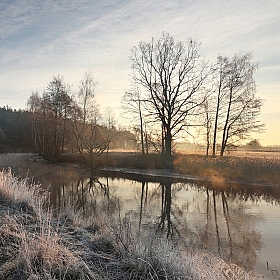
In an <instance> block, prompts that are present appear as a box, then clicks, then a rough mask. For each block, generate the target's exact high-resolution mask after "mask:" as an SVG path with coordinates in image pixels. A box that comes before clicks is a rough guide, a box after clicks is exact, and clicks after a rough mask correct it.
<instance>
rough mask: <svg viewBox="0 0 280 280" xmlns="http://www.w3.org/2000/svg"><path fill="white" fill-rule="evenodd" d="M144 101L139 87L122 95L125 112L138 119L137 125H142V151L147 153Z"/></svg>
mask: <svg viewBox="0 0 280 280" xmlns="http://www.w3.org/2000/svg"><path fill="white" fill-rule="evenodd" d="M143 103H144V100H142V99H141V93H140V90H139V89H137V88H136V89H135V90H132V91H127V92H126V93H125V94H124V96H123V97H122V108H123V111H124V113H125V114H126V115H127V114H129V117H130V118H132V119H136V120H137V126H139V127H140V139H141V152H142V154H145V150H147V147H146V149H145V141H144V138H145V135H144V134H145V131H144V128H145V123H144V122H145V120H144V116H143Z"/></svg>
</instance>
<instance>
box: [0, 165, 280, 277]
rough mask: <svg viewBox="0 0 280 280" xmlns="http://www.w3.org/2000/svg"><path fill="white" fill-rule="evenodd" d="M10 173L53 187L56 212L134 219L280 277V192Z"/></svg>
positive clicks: (31, 169) (23, 169) (51, 172)
mask: <svg viewBox="0 0 280 280" xmlns="http://www.w3.org/2000/svg"><path fill="white" fill-rule="evenodd" d="M0 167H1V166H0ZM12 170H13V171H14V172H15V173H16V174H20V175H25V174H27V172H28V176H29V177H33V179H34V181H39V182H40V183H41V184H42V187H44V188H48V187H49V186H50V188H49V189H50V191H51V203H52V205H53V206H54V207H55V208H60V207H63V205H64V204H65V202H66V201H70V202H72V203H74V204H75V205H76V207H77V208H79V209H82V210H84V212H85V213H88V214H93V213H94V214H95V215H97V216H98V215H104V214H105V215H109V216H111V217H113V218H115V219H119V218H121V219H124V218H125V219H129V220H130V222H131V223H132V227H133V229H134V230H135V231H138V232H140V234H141V233H144V232H145V231H146V230H150V229H156V230H158V231H160V232H163V233H164V234H165V235H166V236H167V237H168V238H173V239H174V240H178V239H180V240H183V243H184V246H186V247H187V248H188V249H190V248H192V249H194V250H196V249H206V250H209V251H210V252H212V253H214V254H215V255H216V256H219V257H222V258H223V259H224V260H225V261H228V262H233V263H235V264H237V265H239V266H241V267H243V268H245V269H246V270H247V271H250V270H255V271H256V272H258V273H260V274H262V275H264V276H265V277H266V278H268V279H279V278H277V277H279V276H277V275H276V273H277V272H278V273H279V274H280V206H279V205H280V189H279V188H276V187H268V186H267V187H264V186H251V185H237V184H235V185H233V184H228V185H224V184H219V183H213V182H212V183H211V182H203V181H187V180H182V181H180V179H179V178H177V179H176V180H174V179H171V178H163V177H161V176H157V177H147V176H140V175H133V174H130V175H129V176H128V177H129V178H125V177H126V176H127V175H124V174H116V173H108V172H107V173H104V172H103V173H99V174H95V175H94V176H92V175H91V174H90V173H89V172H88V171H87V170H84V169H79V168H75V167H69V166H63V165H54V164H47V163H44V162H41V163H38V162H30V161H29V162H26V161H25V162H24V163H23V162H21V163H20V164H15V165H14V166H12ZM274 276H275V278H274Z"/></svg>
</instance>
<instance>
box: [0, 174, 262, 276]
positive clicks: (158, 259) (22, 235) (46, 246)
mask: <svg viewBox="0 0 280 280" xmlns="http://www.w3.org/2000/svg"><path fill="white" fill-rule="evenodd" d="M47 202H48V193H47V192H45V191H43V190H41V189H40V187H39V186H38V185H32V184H28V181H27V180H26V179H23V180H19V179H18V178H15V177H13V176H12V174H11V171H10V170H9V171H2V172H0V279H16V280H17V279H22V280H32V279H45V280H51V279H52V280H54V279H61V280H70V279H87V280H90V279H116V280H118V279H217V280H219V279H237V280H238V279H248V280H249V279H261V278H260V277H257V276H255V275H253V274H250V273H246V272H245V271H244V270H242V269H241V268H239V267H237V266H234V265H229V264H226V263H225V262H223V261H222V260H221V259H219V258H216V257H214V256H212V255H210V254H209V253H207V252H205V253H197V254H194V255H193V254H191V253H189V252H187V251H182V250H179V249H178V247H177V245H176V244H174V242H172V241H170V240H167V239H166V238H165V237H163V236H162V235H160V234H159V233H156V232H154V233H147V234H145V235H143V234H141V236H139V235H136V234H135V233H134V231H133V229H132V228H131V223H130V219H129V217H128V216H125V217H124V218H121V217H119V220H118V221H110V220H109V218H108V219H107V220H105V219H104V220H98V219H97V218H96V217H94V216H93V217H91V218H90V217H88V216H87V219H86V220H84V219H83V215H82V213H81V212H77V211H75V207H74V206H73V205H72V206H71V205H68V206H67V207H66V209H65V211H61V213H60V215H59V217H60V218H58V217H57V216H54V215H53V213H52V211H51V210H50V209H49V208H48V203H47Z"/></svg>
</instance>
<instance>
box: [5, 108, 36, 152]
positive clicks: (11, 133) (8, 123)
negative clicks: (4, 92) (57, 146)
mask: <svg viewBox="0 0 280 280" xmlns="http://www.w3.org/2000/svg"><path fill="white" fill-rule="evenodd" d="M30 131H31V115H30V113H28V112H26V111H21V110H18V111H17V110H13V109H11V108H8V107H3V108H0V152H11V151H13V152H15V151H23V150H33V145H32V140H31V135H30Z"/></svg>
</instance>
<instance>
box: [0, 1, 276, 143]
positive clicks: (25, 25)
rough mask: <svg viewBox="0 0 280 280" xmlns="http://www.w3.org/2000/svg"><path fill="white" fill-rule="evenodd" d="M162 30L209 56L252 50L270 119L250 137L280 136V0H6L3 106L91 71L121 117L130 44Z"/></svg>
mask: <svg viewBox="0 0 280 280" xmlns="http://www.w3.org/2000/svg"><path fill="white" fill-rule="evenodd" d="M163 31H164V32H167V33H169V34H170V35H171V36H173V37H174V38H175V40H178V41H184V40H187V39H188V38H192V39H194V40H197V41H198V42H201V54H202V55H203V56H204V57H205V59H207V60H209V62H210V63H214V62H215V60H216V57H217V56H218V55H223V56H228V57H232V56H233V55H234V54H236V53H240V52H242V53H247V52H251V53H252V55H253V59H254V61H256V62H259V69H258V71H257V72H256V74H255V80H256V84H257V96H259V97H260V98H262V99H263V100H264V104H263V107H262V112H261V115H260V118H259V119H260V121H261V122H264V123H265V124H266V132H265V133H263V134H255V135H252V137H253V138H257V139H258V140H260V142H261V144H262V145H277V144H280V1H279V0H227V1H222V0H149V1H148V0H111V1H110V0H103V1H100V0H99V1H98V0H41V1H39V0H0V107H3V106H6V105H8V106H9V107H12V108H13V109H25V108H26V103H27V100H28V98H29V96H30V95H31V93H32V92H35V91H38V92H39V94H42V93H43V91H44V90H45V89H46V87H47V84H48V83H49V82H50V81H51V80H52V78H53V76H57V75H58V74H59V75H61V76H63V77H64V81H65V82H66V83H68V84H70V85H71V89H72V91H73V92H75V91H77V90H78V88H79V83H80V80H81V79H82V78H83V75H84V73H85V72H87V71H91V72H92V74H93V76H94V78H95V80H96V81H97V83H98V84H97V87H96V100H97V103H98V104H100V108H101V111H104V110H105V109H106V108H107V107H110V108H111V109H112V110H113V111H114V114H115V118H116V119H118V118H119V117H120V116H121V115H122V113H121V110H120V107H121V105H120V100H121V97H122V96H123V95H124V93H125V91H127V90H129V89H130V87H131V77H130V74H131V62H130V61H129V55H130V50H131V48H132V47H133V46H137V45H138V43H139V42H140V41H150V40H151V38H152V37H154V38H156V39H157V38H159V37H160V36H161V34H162V32H163Z"/></svg>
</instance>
